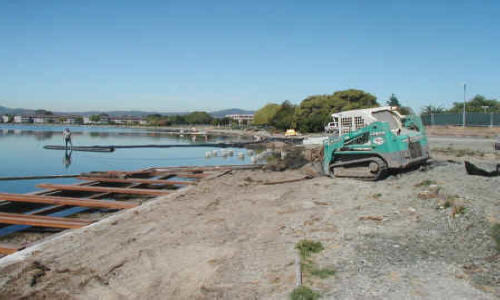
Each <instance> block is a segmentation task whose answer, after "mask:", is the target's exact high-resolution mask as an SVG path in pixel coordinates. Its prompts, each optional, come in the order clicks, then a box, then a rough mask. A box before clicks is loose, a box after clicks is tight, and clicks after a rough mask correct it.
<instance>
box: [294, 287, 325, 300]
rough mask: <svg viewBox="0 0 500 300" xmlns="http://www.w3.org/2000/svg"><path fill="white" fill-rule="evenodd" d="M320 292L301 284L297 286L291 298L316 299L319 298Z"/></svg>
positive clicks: (300, 299)
mask: <svg viewBox="0 0 500 300" xmlns="http://www.w3.org/2000/svg"><path fill="white" fill-rule="evenodd" d="M319 296H320V295H319V294H318V293H317V292H315V291H313V290H311V289H310V288H308V287H307V286H303V285H301V286H299V287H296V288H295V289H294V290H293V292H292V294H291V295H290V299H292V300H315V299H319Z"/></svg>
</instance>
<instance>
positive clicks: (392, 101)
mask: <svg viewBox="0 0 500 300" xmlns="http://www.w3.org/2000/svg"><path fill="white" fill-rule="evenodd" d="M385 103H387V105H389V106H398V107H400V106H401V104H400V103H399V99H398V97H396V95H394V94H391V97H389V100H387V101H386V102H385Z"/></svg>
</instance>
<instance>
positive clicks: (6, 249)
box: [0, 244, 24, 255]
mask: <svg viewBox="0 0 500 300" xmlns="http://www.w3.org/2000/svg"><path fill="white" fill-rule="evenodd" d="M23 248H24V247H22V246H17V245H11V244H0V254H3V255H9V254H12V253H14V252H16V251H19V250H21V249H23Z"/></svg>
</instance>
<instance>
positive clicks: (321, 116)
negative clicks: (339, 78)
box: [253, 89, 400, 132]
mask: <svg viewBox="0 0 500 300" xmlns="http://www.w3.org/2000/svg"><path fill="white" fill-rule="evenodd" d="M391 99H392V100H391ZM391 101H392V103H395V102H397V105H395V106H400V104H399V101H398V99H397V98H396V96H394V95H392V97H391V98H390V99H389V100H388V101H387V104H388V105H392V104H390V102H391ZM378 106H379V103H378V102H377V97H375V96H374V95H372V94H370V93H367V92H365V91H362V90H356V89H349V90H342V91H337V92H334V93H333V94H331V95H314V96H309V97H307V98H305V99H304V100H302V102H301V103H300V104H299V105H294V104H292V103H291V102H290V101H288V100H286V101H284V102H283V103H281V104H276V103H269V104H267V105H265V106H264V107H262V108H261V109H259V110H257V111H256V112H255V115H254V122H253V124H254V125H261V126H272V127H274V128H276V129H278V130H286V129H289V128H294V129H298V130H299V131H301V132H319V131H323V129H324V126H325V124H326V123H328V122H330V121H331V115H332V113H336V112H340V111H344V110H351V109H362V108H371V107H378Z"/></svg>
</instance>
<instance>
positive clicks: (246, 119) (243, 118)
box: [226, 114, 253, 125]
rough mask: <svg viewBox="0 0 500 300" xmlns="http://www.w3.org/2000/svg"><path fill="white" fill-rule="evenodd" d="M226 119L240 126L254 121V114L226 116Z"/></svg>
mask: <svg viewBox="0 0 500 300" xmlns="http://www.w3.org/2000/svg"><path fill="white" fill-rule="evenodd" d="M226 118H229V119H232V120H235V121H237V122H238V124H239V125H242V124H249V123H251V122H252V121H253V114H232V115H226Z"/></svg>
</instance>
